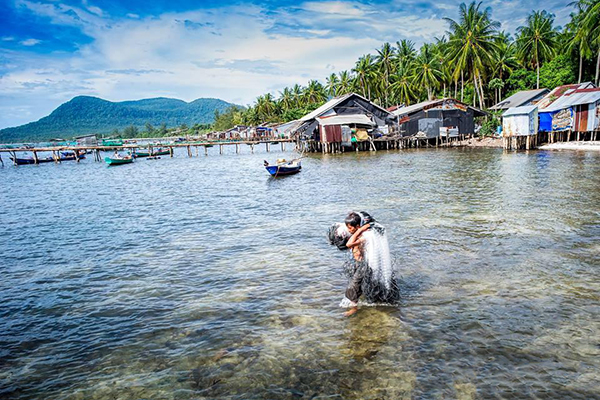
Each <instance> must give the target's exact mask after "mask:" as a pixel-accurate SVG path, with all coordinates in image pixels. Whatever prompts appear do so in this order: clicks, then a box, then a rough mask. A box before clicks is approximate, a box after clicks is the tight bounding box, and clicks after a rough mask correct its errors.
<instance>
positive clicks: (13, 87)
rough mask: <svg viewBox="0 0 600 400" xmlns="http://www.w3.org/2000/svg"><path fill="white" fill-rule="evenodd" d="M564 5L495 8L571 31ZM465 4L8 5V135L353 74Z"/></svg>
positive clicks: (514, 3) (499, 2)
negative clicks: (150, 102)
mask: <svg viewBox="0 0 600 400" xmlns="http://www.w3.org/2000/svg"><path fill="white" fill-rule="evenodd" d="M568 3H569V2H568V1H564V0H545V1H533V0H490V1H485V2H483V7H489V8H490V9H491V13H492V18H493V19H495V20H497V21H499V22H501V24H502V30H505V31H507V32H509V33H511V34H513V35H514V33H515V30H516V28H517V27H518V26H520V25H523V24H524V22H525V20H526V18H527V14H528V13H530V12H531V11H532V10H541V9H545V10H547V11H549V12H551V13H553V14H555V16H556V24H557V25H564V24H565V23H566V22H567V21H568V19H569V13H570V12H571V11H572V9H571V8H570V7H568V6H567V4H568ZM459 4H460V1H452V0H435V1H428V0H421V1H408V0H387V1H337V0H336V1H311V0H309V1H302V0H296V1H289V0H278V1H276V0H273V1H262V2H258V1H256V2H239V1H229V0H222V1H192V0H158V1H153V0H131V1H105V0H68V1H60V0H0V129H1V128H5V127H9V126H17V125H21V124H24V123H27V122H31V121H35V120H38V119H39V118H41V117H44V116H46V115H48V114H49V113H50V112H52V110H54V109H55V108H56V107H58V106H59V105H60V104H62V103H64V102H65V101H68V100H70V99H71V98H73V97H75V96H78V95H89V96H97V97H101V98H104V99H107V100H110V101H123V100H137V99H142V98H150V97H172V98H178V99H182V100H185V101H192V100H195V99H197V98H200V97H214V98H220V99H223V100H226V101H229V102H232V103H236V104H242V105H247V104H251V103H253V101H254V99H255V98H256V97H257V96H259V95H261V94H264V93H267V92H271V93H273V94H274V95H275V96H278V95H279V92H280V91H281V90H282V89H283V88H284V87H286V86H293V85H294V84H300V85H305V84H306V83H307V82H308V81H309V80H311V79H317V80H319V81H321V82H323V83H324V80H325V78H326V77H327V76H329V75H330V74H331V73H332V72H340V71H342V70H350V69H352V67H353V65H354V63H355V62H356V60H357V59H358V58H359V57H360V56H362V55H363V54H367V53H375V51H376V48H379V47H381V45H382V44H383V43H384V42H390V43H392V44H393V43H395V42H396V41H399V40H401V39H410V40H412V41H414V42H415V43H416V45H417V47H418V46H420V45H421V44H423V43H424V42H428V41H432V40H434V38H436V37H437V38H440V37H442V36H443V35H444V34H445V32H446V30H447V28H448V24H447V23H446V22H445V21H444V19H443V18H444V17H449V18H453V19H457V18H458V7H459Z"/></svg>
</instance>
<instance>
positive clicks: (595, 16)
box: [570, 0, 600, 85]
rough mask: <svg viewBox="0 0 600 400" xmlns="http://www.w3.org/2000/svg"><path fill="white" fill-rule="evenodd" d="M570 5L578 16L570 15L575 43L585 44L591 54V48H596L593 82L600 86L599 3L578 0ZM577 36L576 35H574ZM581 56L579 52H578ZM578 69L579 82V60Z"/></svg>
mask: <svg viewBox="0 0 600 400" xmlns="http://www.w3.org/2000/svg"><path fill="white" fill-rule="evenodd" d="M570 5H574V6H575V7H577V9H578V14H577V15H575V16H573V15H572V22H571V24H573V23H575V24H576V32H578V33H579V38H577V39H576V40H577V41H582V42H586V44H584V46H586V47H587V48H588V49H589V53H588V54H590V53H591V48H590V45H591V46H594V47H596V48H597V52H598V54H597V56H596V76H595V79H594V81H595V82H596V85H598V84H600V81H599V80H598V79H599V77H600V76H599V75H600V1H599V0H579V1H577V2H573V3H571V4H570ZM576 36H577V35H576ZM580 54H581V50H580ZM579 61H580V69H579V81H580V82H581V74H582V73H581V59H580V60H579Z"/></svg>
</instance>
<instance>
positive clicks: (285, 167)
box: [265, 159, 302, 177]
mask: <svg viewBox="0 0 600 400" xmlns="http://www.w3.org/2000/svg"><path fill="white" fill-rule="evenodd" d="M265 168H266V169H267V171H269V174H271V176H274V177H278V176H284V175H293V174H297V173H298V172H300V170H301V169H302V165H301V164H300V160H299V159H296V160H291V161H286V160H284V159H279V160H277V164H275V165H270V164H269V163H268V162H267V161H265Z"/></svg>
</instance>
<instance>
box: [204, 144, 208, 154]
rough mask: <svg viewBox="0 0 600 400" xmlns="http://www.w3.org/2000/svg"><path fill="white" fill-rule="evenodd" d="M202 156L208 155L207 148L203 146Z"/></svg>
mask: <svg viewBox="0 0 600 400" xmlns="http://www.w3.org/2000/svg"><path fill="white" fill-rule="evenodd" d="M204 155H205V156H207V155H208V147H206V146H204Z"/></svg>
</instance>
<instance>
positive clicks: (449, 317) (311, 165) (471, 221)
mask: <svg viewBox="0 0 600 400" xmlns="http://www.w3.org/2000/svg"><path fill="white" fill-rule="evenodd" d="M241 151H242V154H239V155H238V154H235V148H227V149H226V151H225V154H223V155H219V150H218V148H212V149H209V155H208V156H206V157H205V156H201V157H191V158H190V157H188V156H187V154H186V153H185V151H181V152H179V151H177V152H176V153H175V157H174V158H169V157H163V158H162V159H160V160H152V161H146V160H136V162H135V163H133V164H130V165H125V166H120V167H111V168H107V167H106V165H104V164H103V163H95V162H94V161H93V159H91V158H90V159H87V160H83V161H82V162H81V163H79V164H78V163H75V162H65V163H62V164H60V165H54V164H45V165H39V166H23V167H18V168H16V167H13V166H8V165H7V166H6V167H4V168H0V188H1V190H0V205H1V207H0V238H1V240H0V256H1V257H0V273H1V276H2V279H1V280H0V397H1V398H7V399H18V398H20V399H29V398H32V399H33V398H36V399H39V398H44V399H114V398H118V399H141V398H148V399H262V398H269V399H294V398H315V399H317V398H344V399H375V398H386V399H421V398H422V399H431V398H443V399H474V398H481V399H487V398H540V399H542V398H545V399H555V398H569V399H594V398H600V389H599V388H600V381H599V380H600V373H599V372H598V371H600V348H599V347H598V339H597V338H598V337H600V318H599V317H598V316H599V315H600V295H599V293H600V268H599V265H600V247H599V245H598V243H600V214H599V211H598V204H600V155H598V154H592V153H585V152H544V151H535V152H529V153H525V152H520V153H504V152H502V151H501V150H484V149H478V150H466V149H465V150H461V149H439V150H436V149H418V150H405V151H378V152H376V153H352V154H343V155H320V154H319V155H309V156H308V157H307V158H305V159H303V161H302V163H303V170H302V172H301V173H300V174H297V175H294V176H290V177H286V178H283V179H279V178H278V179H272V178H270V177H269V176H268V174H267V172H266V171H265V169H264V167H263V166H262V163H263V160H264V159H265V158H266V159H268V160H273V159H275V158H281V157H285V158H289V156H290V154H284V153H278V152H271V153H265V152H262V153H261V152H259V149H258V148H256V149H255V152H256V154H250V149H249V148H248V147H243V146H242V149H241ZM5 164H6V163H5ZM348 210H366V211H368V212H370V213H371V214H372V215H373V216H375V217H376V219H377V220H378V221H380V222H381V224H382V225H383V226H385V228H386V232H387V236H388V245H389V252H390V256H391V258H392V259H393V260H394V262H393V263H392V265H394V266H395V269H396V271H397V272H398V276H397V278H398V281H399V283H400V293H401V298H400V303H399V304H398V306H396V307H390V306H385V307H380V306H374V307H359V311H358V313H356V314H355V315H354V316H352V317H350V318H344V317H343V316H342V312H343V310H340V308H339V307H338V303H339V299H340V298H341V297H342V296H343V293H344V289H345V287H346V283H347V281H346V279H345V277H344V276H343V274H342V271H341V267H342V265H343V262H344V260H345V253H343V252H340V251H338V250H336V249H335V248H334V247H332V246H330V245H329V244H328V243H327V242H326V240H324V237H323V236H324V233H325V232H326V230H327V228H328V227H329V226H330V224H331V223H332V222H333V221H339V220H340V219H341V218H343V217H344V216H345V213H346V212H347V211H348Z"/></svg>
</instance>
